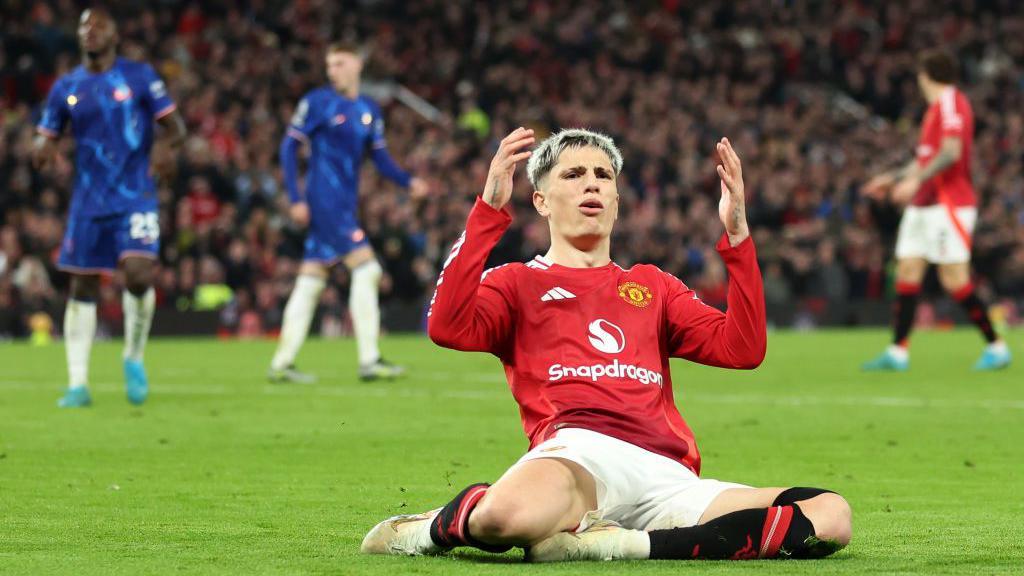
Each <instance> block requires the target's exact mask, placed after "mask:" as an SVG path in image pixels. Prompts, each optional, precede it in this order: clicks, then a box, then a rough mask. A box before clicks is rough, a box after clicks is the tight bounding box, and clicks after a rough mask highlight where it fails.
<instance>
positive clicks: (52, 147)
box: [32, 134, 57, 170]
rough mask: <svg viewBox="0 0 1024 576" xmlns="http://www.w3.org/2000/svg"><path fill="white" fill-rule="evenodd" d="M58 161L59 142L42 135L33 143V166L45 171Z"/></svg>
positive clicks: (37, 136)
mask: <svg viewBox="0 0 1024 576" xmlns="http://www.w3.org/2000/svg"><path fill="white" fill-rule="evenodd" d="M56 161H57V141H56V140H54V139H53V138H48V137H46V136H44V135H42V134H38V135H36V139H35V141H33V142H32V166H33V167H34V168H35V169H36V170H43V169H45V168H47V167H48V166H51V165H54V164H55V163H56Z"/></svg>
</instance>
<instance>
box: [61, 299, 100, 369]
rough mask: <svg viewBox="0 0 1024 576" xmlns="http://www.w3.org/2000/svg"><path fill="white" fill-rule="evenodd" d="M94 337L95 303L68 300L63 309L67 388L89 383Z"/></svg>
mask: <svg viewBox="0 0 1024 576" xmlns="http://www.w3.org/2000/svg"><path fill="white" fill-rule="evenodd" d="M95 336H96V303H95V302H84V301H82V300H74V299H68V304H67V308H65V309H64V351H65V353H66V354H67V358H68V387H69V388H78V387H80V386H85V385H86V384H88V383H89V351H90V350H92V339H93V337H95Z"/></svg>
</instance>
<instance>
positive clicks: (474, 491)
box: [362, 458, 597, 555]
mask: <svg viewBox="0 0 1024 576" xmlns="http://www.w3.org/2000/svg"><path fill="white" fill-rule="evenodd" d="M596 507H597V496H596V488H595V484H594V479H593V477H592V476H591V475H590V474H589V473H588V472H586V471H585V470H584V469H583V468H582V467H580V466H579V465H577V464H575V463H572V462H569V461H566V460H560V459H554V458H539V459H536V460H529V461H526V462H522V463H520V464H517V465H516V466H514V467H513V468H511V469H510V470H509V471H508V472H506V473H505V475H503V476H502V477H501V479H499V480H498V481H497V482H496V483H495V484H494V485H493V486H488V485H487V484H474V485H471V486H468V487H467V488H466V489H464V490H462V491H461V492H460V493H459V494H458V495H457V496H456V497H455V498H454V499H453V500H452V501H451V502H449V503H448V504H447V505H445V506H444V507H443V508H441V509H439V510H437V511H434V512H430V513H427V514H423V515H416V516H400V517H394V518H389V519H388V520H385V521H384V522H381V523H380V524H378V525H377V526H375V527H374V528H373V530H371V531H370V533H369V534H367V536H366V538H365V539H364V540H363V547H362V550H363V552H366V553H371V554H411V555H418V554H432V553H438V552H442V551H444V550H447V549H451V548H454V547H456V546H473V547H476V548H479V549H481V550H486V551H489V552H504V551H506V550H508V549H509V548H511V547H512V546H529V545H531V544H533V543H536V542H540V541H543V540H545V539H546V538H548V537H550V536H552V535H554V534H557V533H560V532H564V531H566V530H572V529H574V528H575V527H576V526H578V525H579V522H580V520H581V519H582V518H583V515H584V514H586V513H587V512H588V511H590V510H593V509H595V508H596Z"/></svg>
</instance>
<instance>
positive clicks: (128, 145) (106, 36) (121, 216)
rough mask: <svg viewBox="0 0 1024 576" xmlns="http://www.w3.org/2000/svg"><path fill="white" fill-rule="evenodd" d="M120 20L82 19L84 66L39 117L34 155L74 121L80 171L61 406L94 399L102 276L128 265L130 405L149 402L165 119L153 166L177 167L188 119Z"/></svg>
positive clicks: (47, 149)
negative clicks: (132, 54)
mask: <svg viewBox="0 0 1024 576" xmlns="http://www.w3.org/2000/svg"><path fill="white" fill-rule="evenodd" d="M117 41H118V36H117V27H116V25H115V23H114V19H113V18H112V17H111V15H110V13H108V12H106V11H105V10H102V9H98V8H92V9H88V10H85V11H84V12H82V15H81V17H80V18H79V21H78V43H79V47H80V49H81V51H82V65H80V66H78V67H77V68H75V69H74V70H72V71H71V72H69V73H68V74H65V75H64V76H61V77H60V78H58V79H57V81H56V83H54V85H53V88H52V89H51V90H50V95H49V97H48V98H47V100H46V107H45V109H44V110H43V115H42V118H41V120H40V121H39V125H38V126H37V132H38V135H37V136H36V139H35V142H34V145H33V151H32V152H33V158H32V159H33V163H34V164H35V166H36V168H38V169H43V168H45V167H46V166H47V165H49V164H51V163H54V162H56V161H57V158H58V154H59V152H58V148H57V142H58V140H59V139H60V136H61V133H62V132H63V130H64V128H65V126H67V125H68V124H69V123H70V125H71V134H72V136H73V137H74V139H75V141H76V160H75V162H76V170H75V184H74V191H73V193H72V198H71V209H70V211H69V214H68V221H67V228H66V230H65V233H64V241H63V243H62V245H61V251H60V259H59V261H58V267H59V268H60V269H61V270H65V271H67V272H69V273H70V274H71V294H70V298H69V300H68V305H67V309H66V311H65V313H64V346H65V348H66V352H67V360H68V378H69V380H68V389H67V391H66V392H65V394H64V396H63V397H62V398H61V399H60V400H59V402H58V405H59V406H62V407H81V406H88V405H90V404H91V403H92V399H91V398H90V395H89V389H88V387H87V384H88V373H89V351H90V349H91V348H92V341H93V337H94V336H95V333H96V300H97V297H98V295H99V286H100V275H101V274H109V273H113V272H114V271H116V270H117V269H120V270H121V271H122V273H123V274H124V286H125V292H124V294H123V296H122V299H123V300H122V302H123V306H124V333H125V347H124V375H125V390H126V393H127V396H128V400H129V401H130V402H131V403H132V404H142V403H143V402H144V401H145V400H146V397H147V396H148V395H149V383H148V381H147V378H146V371H145V369H144V368H143V365H142V354H143V350H144V348H145V345H146V339H147V337H148V336H149V327H150V324H151V323H152V319H153V308H154V294H153V288H152V284H153V275H154V268H155V266H156V259H157V257H158V253H159V248H160V224H159V222H158V221H157V194H156V189H155V186H154V184H153V178H152V177H151V175H150V165H149V153H150V148H152V146H153V133H154V129H153V122H154V120H155V121H156V122H158V123H159V124H160V125H161V126H162V127H163V130H162V133H161V139H160V140H161V141H160V145H161V146H166V147H167V149H165V150H163V154H161V155H159V158H160V159H161V160H162V161H161V162H160V163H159V165H157V164H156V163H155V164H154V166H153V168H154V170H155V171H156V172H157V174H159V175H161V176H162V177H168V176H170V174H172V173H173V163H172V162H173V154H172V152H173V150H174V149H175V148H177V147H178V146H180V144H181V142H182V141H183V140H184V138H185V123H184V121H183V120H182V118H181V115H180V114H179V113H177V112H176V111H175V110H176V109H175V105H174V102H172V101H171V99H170V98H169V97H168V95H167V88H166V86H164V83H163V81H162V80H161V79H160V77H159V76H157V74H156V72H155V71H154V70H153V68H152V67H150V66H149V65H148V64H144V63H141V62H133V61H131V60H126V59H124V58H120V57H118V55H117Z"/></svg>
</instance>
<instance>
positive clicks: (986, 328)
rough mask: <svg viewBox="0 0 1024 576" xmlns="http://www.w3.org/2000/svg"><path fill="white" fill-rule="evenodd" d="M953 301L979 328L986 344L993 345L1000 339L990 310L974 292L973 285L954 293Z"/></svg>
mask: <svg viewBox="0 0 1024 576" xmlns="http://www.w3.org/2000/svg"><path fill="white" fill-rule="evenodd" d="M953 299H954V300H956V301H957V302H959V303H960V305H961V306H963V307H964V311H965V312H967V317H968V318H970V319H971V322H973V323H974V325H975V326H977V327H978V330H981V334H982V336H984V337H985V341H986V342H988V343H989V344H991V343H993V342H995V341H996V340H998V339H999V336H997V335H996V331H995V329H994V328H992V319H991V318H989V315H988V310H987V309H986V308H985V304H984V303H983V302H982V301H981V298H978V293H977V292H976V291H975V290H974V285H973V284H968V285H966V286H964V287H963V288H961V289H959V290H957V291H956V292H954V293H953Z"/></svg>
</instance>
